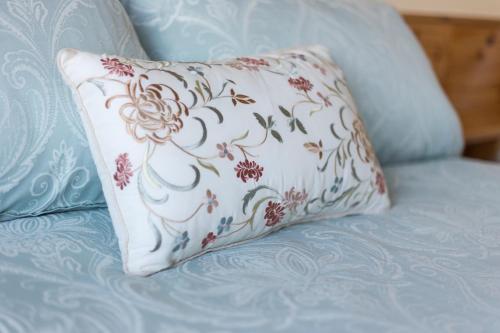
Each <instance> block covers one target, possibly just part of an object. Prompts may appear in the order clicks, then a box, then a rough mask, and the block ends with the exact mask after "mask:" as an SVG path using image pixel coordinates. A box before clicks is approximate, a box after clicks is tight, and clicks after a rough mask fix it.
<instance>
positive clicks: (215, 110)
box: [205, 105, 224, 124]
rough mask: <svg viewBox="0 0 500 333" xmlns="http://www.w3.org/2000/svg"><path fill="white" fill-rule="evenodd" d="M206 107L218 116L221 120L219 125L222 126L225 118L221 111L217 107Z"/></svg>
mask: <svg viewBox="0 0 500 333" xmlns="http://www.w3.org/2000/svg"><path fill="white" fill-rule="evenodd" d="M205 107H206V108H207V109H209V110H211V111H213V112H214V113H215V114H216V115H217V118H218V119H219V124H222V122H223V121H224V117H223V116H222V113H221V112H220V111H219V109H217V108H216V107H213V106H208V105H205Z"/></svg>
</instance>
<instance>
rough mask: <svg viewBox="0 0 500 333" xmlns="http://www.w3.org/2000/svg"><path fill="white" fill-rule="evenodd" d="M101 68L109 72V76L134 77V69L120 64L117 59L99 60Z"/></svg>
mask: <svg viewBox="0 0 500 333" xmlns="http://www.w3.org/2000/svg"><path fill="white" fill-rule="evenodd" d="M101 63H102V66H103V67H104V68H105V69H107V70H108V71H109V73H110V74H115V75H118V76H130V77H132V76H134V69H133V68H132V66H131V65H126V64H124V63H122V62H121V61H120V60H118V58H105V59H101Z"/></svg>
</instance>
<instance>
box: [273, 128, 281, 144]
mask: <svg viewBox="0 0 500 333" xmlns="http://www.w3.org/2000/svg"><path fill="white" fill-rule="evenodd" d="M271 135H272V136H274V138H275V139H276V140H278V142H279V143H283V139H282V138H281V135H280V134H279V133H278V132H276V131H275V130H272V131H271Z"/></svg>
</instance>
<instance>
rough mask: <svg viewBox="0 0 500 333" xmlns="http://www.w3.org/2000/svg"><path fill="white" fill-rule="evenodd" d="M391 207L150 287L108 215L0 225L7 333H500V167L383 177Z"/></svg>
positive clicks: (235, 254) (1, 305) (449, 167)
mask: <svg viewBox="0 0 500 333" xmlns="http://www.w3.org/2000/svg"><path fill="white" fill-rule="evenodd" d="M385 172H386V175H387V178H388V185H389V189H390V193H391V194H392V196H393V202H394V207H393V208H392V209H391V210H390V211H389V213H388V214H387V215H382V216H353V217H347V218H341V219H337V220H332V221H324V222H318V223H310V224H303V225H297V226H293V227H290V228H288V229H284V230H282V231H279V232H277V233H274V234H272V235H270V236H268V237H266V238H263V239H261V240H258V241H254V242H251V243H248V244H246V245H242V246H238V247H234V248H230V249H226V250H222V251H219V252H215V253H211V254H207V255H204V256H202V257H199V258H197V259H194V260H192V261H190V262H187V263H186V264H184V265H182V266H179V267H176V268H173V269H171V270H168V271H164V272H161V273H158V274H156V275H154V276H152V277H149V278H138V277H128V276H125V275H124V274H123V273H122V269H121V262H120V259H119V253H118V244H117V241H116V238H115V237H114V234H113V230H112V227H111V222H110V220H109V216H108V213H107V211H106V210H104V209H96V210H90V211H82V212H68V213H64V214H54V215H47V216H40V217H37V218H25V219H19V220H15V221H10V222H7V223H2V224H0V332H16V333H21V332H85V333H86V332H148V333H150V332H252V333H253V332H292V333H293V332H332V330H334V331H335V332H439V333H442V332H452V331H453V332H499V331H500V166H497V165H490V164H482V163H479V162H474V161H468V160H461V159H450V160H442V161H436V162H429V163H420V164H412V165H406V166H399V167H392V168H387V169H386V171H385Z"/></svg>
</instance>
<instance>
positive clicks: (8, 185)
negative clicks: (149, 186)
mask: <svg viewBox="0 0 500 333" xmlns="http://www.w3.org/2000/svg"><path fill="white" fill-rule="evenodd" d="M0 41H1V43H0V133H1V135H0V221H4V220H9V219H13V218H16V217H20V216H31V215H37V214H41V213H47V212H54V211H62V210H68V209H72V208H81V207H96V206H97V207H98V206H104V205H105V202H104V197H103V195H102V189H101V185H100V183H99V180H98V179H97V173H96V170H95V166H94V163H93V161H92V158H91V156H90V152H89V150H88V144H87V139H86V137H85V133H84V131H83V127H82V125H81V120H80V119H79V116H78V114H77V111H76V109H75V108H74V106H73V103H72V100H71V96H70V90H69V89H68V88H67V87H66V86H65V85H64V83H63V82H62V79H61V77H60V74H59V72H58V71H57V66H56V59H55V58H56V55H57V52H58V51H59V50H60V49H61V48H63V47H75V46H78V47H80V48H83V49H85V50H89V51H96V52H116V53H120V54H124V55H129V56H135V57H142V56H144V51H143V50H142V48H141V46H140V44H139V42H138V40H137V37H136V35H135V32H134V31H133V27H132V25H131V24H130V22H129V20H128V17H127V14H126V13H125V11H124V10H123V7H122V6H121V4H120V3H119V2H118V1H115V0H111V1H100V0H41V1H19V0H6V1H1V2H0Z"/></svg>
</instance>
